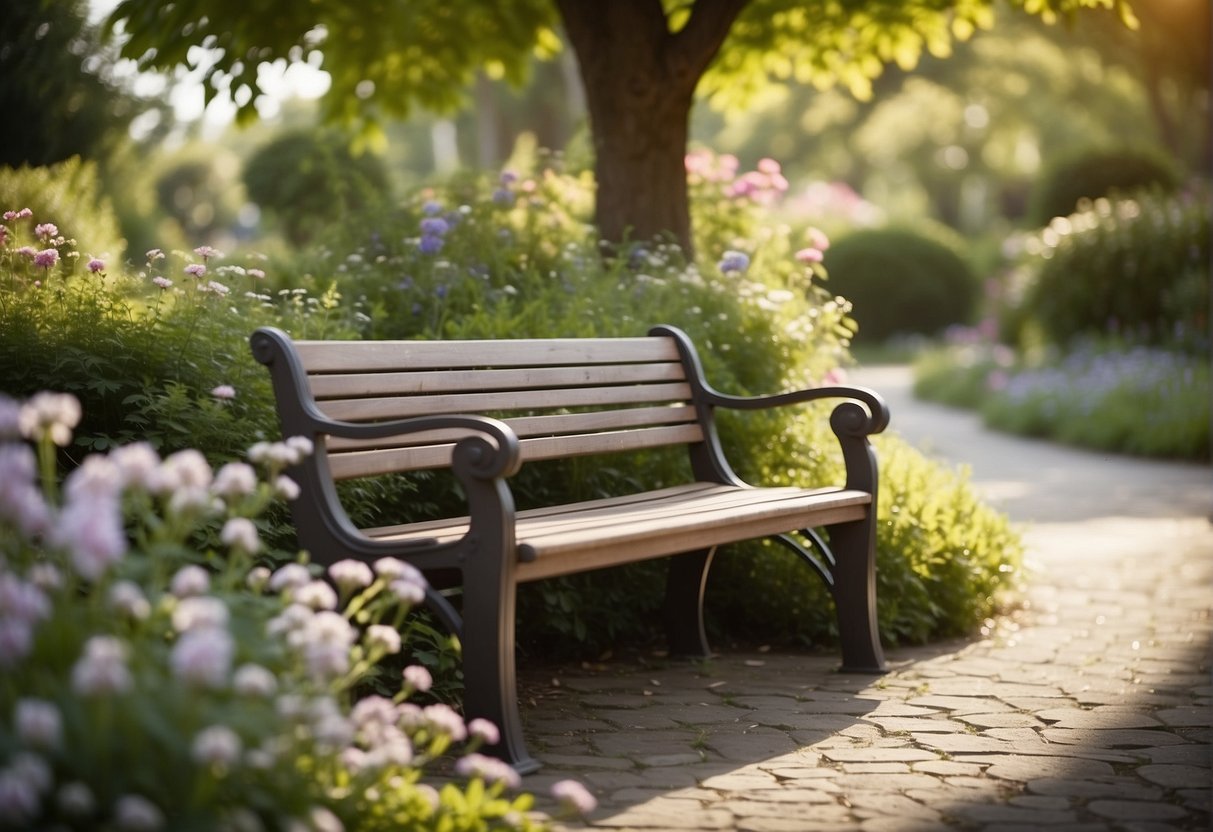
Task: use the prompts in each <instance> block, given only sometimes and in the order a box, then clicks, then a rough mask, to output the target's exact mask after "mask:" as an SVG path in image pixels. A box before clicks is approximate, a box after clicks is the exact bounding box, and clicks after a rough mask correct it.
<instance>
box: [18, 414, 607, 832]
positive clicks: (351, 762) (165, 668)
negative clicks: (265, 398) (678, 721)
mask: <svg viewBox="0 0 1213 832" xmlns="http://www.w3.org/2000/svg"><path fill="white" fill-rule="evenodd" d="M80 415H81V413H80V406H79V403H78V401H77V400H76V399H75V398H74V397H72V396H70V395H65V394H51V393H39V394H37V395H35V396H34V397H32V398H31V399H30V400H28V401H27V402H25V403H23V404H19V403H17V402H15V401H13V400H11V399H7V398H3V399H0V670H2V671H3V674H4V684H3V685H0V828H5V829H9V828H12V829H45V828H51V827H55V828H63V829H96V828H106V829H117V830H158V829H165V830H168V829H190V828H196V829H230V830H260V829H287V830H316V831H317V832H320V831H321V830H324V831H325V832H327V831H328V830H341V829H345V828H356V829H368V830H374V829H384V830H387V829H392V830H396V829H442V830H471V829H477V830H480V829H497V828H502V829H505V828H508V829H523V830H527V829H535V828H538V827H539V826H541V825H542V824H541V822H540V821H539V820H534V819H532V818H531V817H530V816H528V815H527V814H526V813H527V811H528V809H529V808H530V807H531V805H532V798H531V797H530V796H529V795H525V794H523V795H519V796H517V797H509V796H506V794H505V790H506V789H507V788H515V787H517V786H518V785H519V782H518V781H519V778H518V775H517V774H516V773H515V772H514V771H513V770H512V769H510V768H509V767H508V766H505V765H504V764H503V763H501V762H499V761H497V760H494V759H492V758H489V757H485V756H482V755H481V754H479V753H478V752H477V751H476V749H477V748H478V747H479V746H480V745H482V744H484V743H493V742H495V741H496V739H497V732H496V727H495V726H493V725H491V724H489V723H486V722H483V721H479V720H473V721H472V722H471V723H469V724H466V725H465V724H464V721H463V720H462V719H461V718H460V717H459V715H458V714H456V713H455V712H454V711H453V710H451V709H450V708H449V707H447V706H446V705H441V704H430V705H427V706H425V707H422V706H421V705H419V704H415V703H414V702H412V701H410V697H411V696H412V694H415V693H418V692H424V691H425V690H427V689H428V687H429V685H430V682H431V679H430V675H429V673H428V672H427V671H426V670H425V669H424V668H421V667H418V666H410V667H407V668H405V670H404V673H403V677H402V678H401V679H400V680H399V685H398V687H399V692H398V693H397V694H396V695H394V696H392V697H385V696H378V695H369V696H365V697H363V698H361V699H358V700H357V701H355V700H354V697H353V695H352V691H353V690H354V688H355V686H356V685H358V684H359V683H360V682H361V681H362V680H364V679H366V678H367V677H368V675H370V674H372V673H373V672H374V669H375V667H376V666H377V664H378V663H379V660H380V659H381V658H383V657H384V656H387V655H390V654H394V653H397V652H398V651H400V649H401V646H402V642H401V631H400V629H399V628H400V626H401V625H402V623H403V622H404V620H405V619H404V616H405V613H406V612H407V610H408V609H409V608H410V607H411V606H413V605H414V604H416V603H418V602H419V601H420V600H421V599H422V598H423V597H424V592H425V589H424V581H423V578H422V577H421V575H420V574H419V573H418V572H417V571H416V570H415V569H413V568H412V567H410V566H408V565H407V564H404V563H402V562H400V561H397V560H395V559H390V558H388V559H383V560H380V561H378V562H376V563H374V564H373V565H368V564H365V563H362V562H354V561H346V562H342V563H337V564H334V565H333V566H332V567H330V569H329V570H328V574H327V576H325V577H326V578H327V580H324V579H322V578H321V576H319V575H318V574H317V573H316V572H315V571H314V570H312V569H310V568H309V567H308V566H307V565H305V564H303V563H290V564H287V565H284V566H281V567H280V568H278V569H277V570H275V571H271V570H270V569H269V568H267V567H265V566H262V565H259V564H258V562H257V556H258V554H259V553H260V552H261V550H262V543H261V540H260V537H259V534H258V530H257V525H256V518H257V517H258V515H259V514H260V513H261V511H262V510H263V509H264V508H265V506H266V505H267V504H268V503H270V502H271V501H273V500H274V499H276V498H278V497H280V496H283V495H285V496H287V497H289V496H291V494H292V493H294V492H295V491H296V487H295V486H294V484H293V483H291V482H290V481H289V480H288V479H286V478H285V477H284V476H283V475H282V474H281V470H282V469H283V467H284V466H286V465H289V464H291V463H292V462H295V461H298V459H299V456H300V455H301V454H305V453H308V452H309V451H310V448H309V447H308V446H309V444H310V443H308V442H307V441H306V440H302V439H288V440H286V441H285V442H281V443H274V444H267V443H260V444H258V445H256V446H254V447H253V448H252V449H251V450H250V452H249V460H250V462H251V463H252V464H249V463H246V462H232V463H228V464H226V465H224V466H222V467H221V468H219V469H218V470H212V468H211V467H210V466H209V465H208V464H207V462H206V461H205V460H204V459H203V457H202V455H201V454H199V453H198V452H197V451H192V450H183V451H178V452H176V453H174V454H172V455H170V456H168V457H165V458H163V459H162V458H161V457H160V456H159V455H158V454H157V453H156V452H155V450H153V449H152V448H151V446H150V445H147V444H146V443H141V444H132V445H124V446H121V447H117V448H114V449H113V450H111V451H110V452H109V453H107V454H104V455H102V454H94V455H91V456H88V457H87V458H85V460H84V461H83V463H82V464H81V465H80V466H79V467H78V468H76V469H75V470H74V471H73V472H71V473H70V474H69V475H68V476H67V477H66V479H65V480H64V482H63V483H62V487H60V485H59V483H58V482H57V481H56V479H55V470H54V453H53V451H54V448H55V447H56V446H63V445H66V444H67V443H69V442H70V441H71V431H72V429H73V428H74V427H75V425H76V424H77V423H78V422H79V419H80ZM18 435H19V436H21V437H24V438H25V439H28V440H30V441H31V442H32V443H33V445H34V446H35V447H36V448H37V452H35V450H34V449H32V448H31V446H30V445H29V444H26V443H24V442H20V441H17V437H18ZM207 525H211V526H214V527H216V528H218V530H219V531H218V537H217V545H215V546H214V547H206V548H203V549H199V548H198V547H197V546H196V540H197V535H198V532H199V531H200V530H201V529H202V528H203V527H204V526H207ZM406 633H407V631H406ZM452 748H459V749H462V751H463V753H462V756H461V757H460V759H459V760H458V762H457V763H456V765H455V772H456V774H457V775H458V776H459V777H460V778H463V780H462V781H461V782H462V784H460V783H456V782H453V781H452V782H448V783H447V784H446V785H444V786H442V787H441V789H439V788H436V787H434V786H431V785H429V784H427V783H425V782H423V780H422V774H423V770H424V769H425V767H426V766H427V765H428V764H430V763H431V762H433V761H434V760H436V759H437V758H439V757H440V756H441V755H443V754H445V753H446V752H448V750H450V749H452ZM555 796H556V797H557V799H558V800H560V801H561V802H562V803H567V804H568V805H569V806H570V807H571V808H573V809H575V810H578V811H589V810H590V809H592V798H589V796H588V794H587V793H585V792H584V789H580V788H579V787H578V786H577V785H576V784H568V783H565V784H561V785H560V787H559V788H558V789H557V793H556V795H555Z"/></svg>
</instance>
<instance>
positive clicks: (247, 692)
mask: <svg viewBox="0 0 1213 832" xmlns="http://www.w3.org/2000/svg"><path fill="white" fill-rule="evenodd" d="M232 689H233V690H235V691H236V693H238V694H240V695H241V696H257V697H269V696H273V695H274V694H275V693H276V692H277V691H278V677H276V676H275V675H274V674H273V673H271V672H270V671H269V670H266V669H265V668H264V667H262V666H261V665H259V664H243V665H241V666H240V667H238V668H236V673H235V675H234V676H232Z"/></svg>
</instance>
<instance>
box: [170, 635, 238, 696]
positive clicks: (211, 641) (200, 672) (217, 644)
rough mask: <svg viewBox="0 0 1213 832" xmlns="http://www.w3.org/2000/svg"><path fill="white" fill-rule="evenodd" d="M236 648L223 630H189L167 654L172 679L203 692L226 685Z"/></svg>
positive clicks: (229, 636)
mask: <svg viewBox="0 0 1213 832" xmlns="http://www.w3.org/2000/svg"><path fill="white" fill-rule="evenodd" d="M234 651H235V645H234V644H233V642H232V637H231V635H230V634H228V632H227V631H226V630H220V629H218V628H214V627H205V628H201V629H195V630H190V631H189V632H187V633H185V634H184V635H182V636H181V638H180V639H178V640H177V643H176V644H175V645H173V649H172V652H171V653H170V654H169V665H170V667H171V668H172V670H173V675H174V676H176V677H177V678H178V679H180V680H181V681H182V682H185V683H186V684H190V685H196V686H198V687H205V688H221V687H223V686H224V685H225V684H226V683H227V675H228V671H229V670H230V669H231V666H232V654H233V652H234Z"/></svg>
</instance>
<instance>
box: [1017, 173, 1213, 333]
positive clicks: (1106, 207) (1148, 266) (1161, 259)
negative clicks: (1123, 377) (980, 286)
mask: <svg viewBox="0 0 1213 832" xmlns="http://www.w3.org/2000/svg"><path fill="white" fill-rule="evenodd" d="M1209 212H1210V209H1209V200H1208V195H1207V193H1205V194H1193V195H1190V196H1182V197H1175V196H1168V195H1165V194H1161V193H1158V192H1153V193H1142V194H1138V195H1137V196H1135V197H1134V198H1132V199H1123V200H1118V201H1111V200H1107V199H1098V200H1096V201H1095V202H1094V203H1092V204H1091V205H1090V206H1088V207H1087V208H1085V209H1084V210H1082V211H1079V212H1078V213H1076V214H1073V215H1071V216H1069V217H1058V218H1056V219H1054V220H1053V221H1052V222H1051V223H1050V224H1049V225H1048V227H1046V228H1045V229H1044V230H1043V231H1041V232H1040V234H1039V235H1038V236H1036V237H1034V238H1031V239H1030V240H1029V241H1028V249H1027V251H1028V254H1029V256H1030V261H1029V263H1028V266H1027V268H1028V270H1029V277H1028V285H1029V287H1030V288H1029V289H1028V291H1027V293H1026V296H1025V300H1024V309H1023V310H1022V313H1021V317H1023V318H1026V319H1027V320H1029V321H1031V322H1033V323H1035V324H1036V325H1037V326H1039V327H1040V328H1041V330H1042V331H1043V333H1044V335H1045V336H1046V337H1047V338H1048V339H1049V340H1051V341H1052V342H1053V343H1056V344H1060V345H1064V344H1066V343H1067V342H1068V341H1069V340H1071V339H1073V338H1075V337H1078V336H1082V335H1099V334H1112V335H1123V336H1127V337H1130V338H1132V339H1134V340H1147V341H1153V342H1163V343H1165V342H1173V341H1179V342H1181V343H1187V344H1190V345H1198V344H1199V343H1202V342H1204V341H1205V340H1206V336H1207V332H1208V309H1209Z"/></svg>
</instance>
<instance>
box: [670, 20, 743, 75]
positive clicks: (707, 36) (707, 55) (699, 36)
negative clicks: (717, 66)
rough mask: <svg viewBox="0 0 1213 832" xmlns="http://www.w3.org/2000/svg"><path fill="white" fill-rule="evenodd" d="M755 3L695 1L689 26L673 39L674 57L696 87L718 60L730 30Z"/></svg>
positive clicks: (682, 72)
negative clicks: (743, 12)
mask: <svg viewBox="0 0 1213 832" xmlns="http://www.w3.org/2000/svg"><path fill="white" fill-rule="evenodd" d="M750 2H751V0H695V3H694V5H693V6H692V7H691V17H690V19H689V20H688V21H687V25H686V26H685V27H684V28H683V29H682V31H680V32H678V33H677V34H676V35H674V36H673V42H672V44H671V48H670V58H671V60H672V61H676V62H677V65H678V67H677V71H678V74H679V75H681V76H683V77H684V78H685V80H687V81H690V82H691V83H692V84H693V85H695V84H698V82H699V79H700V77H701V76H702V75H703V73H704V72H705V71H706V70H707V68H708V66H709V65H710V64H711V63H712V61H713V59H715V57H716V53H717V52H718V51H719V50H720V46H721V44H723V43H724V40H725V38H726V37H728V34H729V30H730V29H732V28H733V24H734V23H735V22H736V20H737V16H738V15H740V14H741V11H742V9H744V8H745V7H746V6H748V5H749V4H750Z"/></svg>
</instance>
